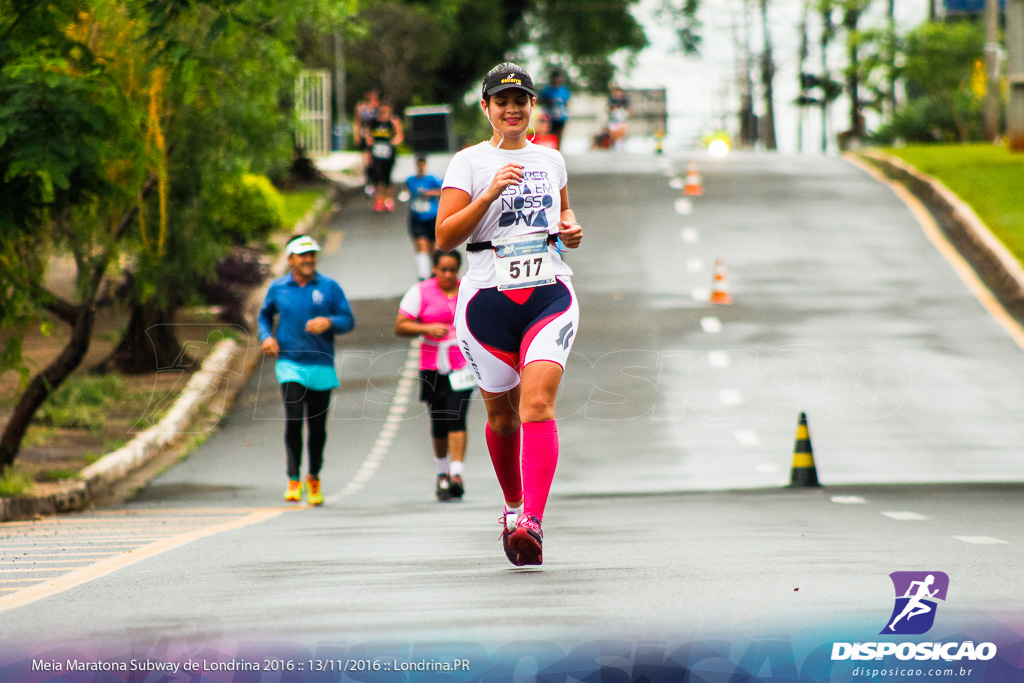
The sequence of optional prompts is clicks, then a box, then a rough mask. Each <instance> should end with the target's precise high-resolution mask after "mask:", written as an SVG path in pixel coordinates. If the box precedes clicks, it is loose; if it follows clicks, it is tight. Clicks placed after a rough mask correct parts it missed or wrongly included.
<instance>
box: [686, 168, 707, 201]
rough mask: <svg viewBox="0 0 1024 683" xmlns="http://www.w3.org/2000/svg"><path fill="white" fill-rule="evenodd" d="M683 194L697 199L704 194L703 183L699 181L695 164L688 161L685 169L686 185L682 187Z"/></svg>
mask: <svg viewBox="0 0 1024 683" xmlns="http://www.w3.org/2000/svg"><path fill="white" fill-rule="evenodd" d="M683 194H685V195H689V196H691V197H699V196H701V195H702V194H704V181H703V180H701V177H700V171H698V170H697V162H696V161H694V160H693V159H691V160H690V163H689V165H688V166H687V167H686V184H685V185H683Z"/></svg>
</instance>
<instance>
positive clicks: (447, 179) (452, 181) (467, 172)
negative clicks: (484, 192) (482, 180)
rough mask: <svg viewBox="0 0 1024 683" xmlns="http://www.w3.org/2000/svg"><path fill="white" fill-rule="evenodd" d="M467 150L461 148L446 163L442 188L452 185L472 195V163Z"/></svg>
mask: <svg viewBox="0 0 1024 683" xmlns="http://www.w3.org/2000/svg"><path fill="white" fill-rule="evenodd" d="M471 149H472V148H471ZM467 151H468V150H463V151H461V152H459V153H458V154H456V155H455V156H454V157H452V161H451V163H450V164H448V170H447V171H445V174H444V182H443V183H442V188H445V187H454V188H455V189H457V190H462V191H463V192H465V193H466V194H468V195H470V196H473V164H472V162H471V161H470V155H469V154H467Z"/></svg>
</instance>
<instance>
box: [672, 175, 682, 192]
mask: <svg viewBox="0 0 1024 683" xmlns="http://www.w3.org/2000/svg"><path fill="white" fill-rule="evenodd" d="M668 186H669V187H671V188H672V189H673V190H681V189H683V187H685V184H684V183H683V179H682V178H680V177H679V176H677V175H674V176H673V177H672V179H671V180H669V181H668Z"/></svg>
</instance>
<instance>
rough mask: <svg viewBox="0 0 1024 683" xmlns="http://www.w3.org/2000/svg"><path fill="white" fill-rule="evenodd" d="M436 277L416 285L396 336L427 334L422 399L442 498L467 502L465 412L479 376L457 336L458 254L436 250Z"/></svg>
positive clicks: (402, 306)
mask: <svg viewBox="0 0 1024 683" xmlns="http://www.w3.org/2000/svg"><path fill="white" fill-rule="evenodd" d="M433 264H434V277H432V278H430V279H429V280H424V281H423V282H420V283H417V284H415V285H413V286H412V287H411V288H410V289H409V291H408V292H406V293H405V296H404V297H402V301H401V303H399V304H398V318H397V319H396V320H395V334H397V335H398V336H400V337H415V336H422V341H421V344H420V400H421V401H424V402H425V403H426V404H427V405H428V406H429V408H430V436H431V440H432V441H433V445H434V458H435V459H436V461H437V489H436V495H437V499H438V500H442V501H443V500H448V499H450V498H462V494H463V492H464V491H465V488H464V486H463V482H462V474H463V460H464V459H465V455H466V413H467V412H468V411H469V399H470V396H471V395H472V393H473V388H474V387H475V386H476V378H475V376H474V375H473V372H472V370H471V369H470V368H468V367H466V359H465V358H464V357H463V356H462V352H461V351H459V345H458V340H457V339H456V338H455V326H454V324H453V323H454V321H455V302H456V296H457V295H458V293H459V267H460V266H461V265H462V256H461V255H460V254H459V252H457V251H450V252H443V251H435V252H434V256H433Z"/></svg>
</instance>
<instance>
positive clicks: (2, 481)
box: [0, 467, 32, 498]
mask: <svg viewBox="0 0 1024 683" xmlns="http://www.w3.org/2000/svg"><path fill="white" fill-rule="evenodd" d="M31 491H32V477H30V476H28V475H27V474H25V472H23V471H22V470H20V469H19V468H17V467H8V468H6V469H4V470H3V471H0V498H13V497H15V496H21V495H24V494H26V493H30V492H31Z"/></svg>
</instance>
